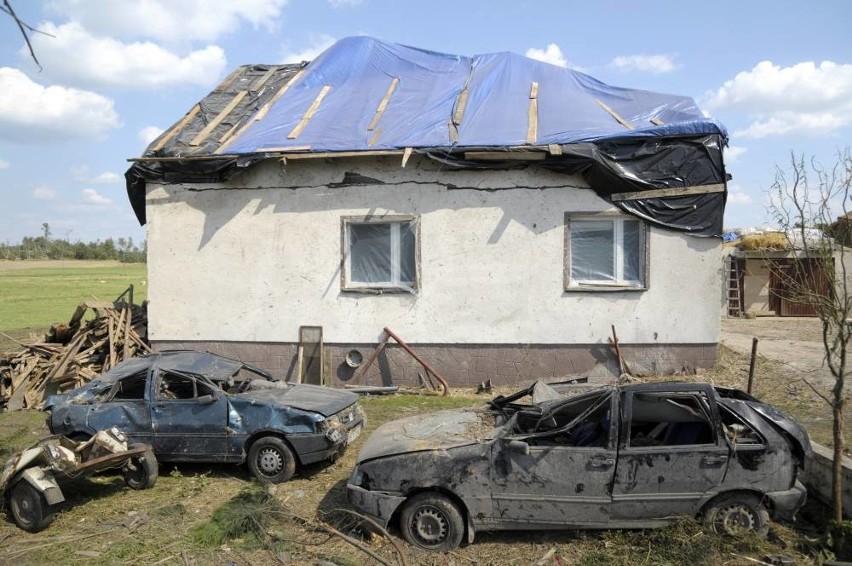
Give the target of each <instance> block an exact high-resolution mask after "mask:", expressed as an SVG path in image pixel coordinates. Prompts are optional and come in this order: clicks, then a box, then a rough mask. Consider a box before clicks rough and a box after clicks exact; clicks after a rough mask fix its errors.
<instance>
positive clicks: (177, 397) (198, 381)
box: [151, 370, 228, 461]
mask: <svg viewBox="0 0 852 566" xmlns="http://www.w3.org/2000/svg"><path fill="white" fill-rule="evenodd" d="M151 395H152V396H153V401H152V402H151V423H152V427H153V431H154V433H153V444H154V452H156V453H157V456H162V457H165V459H171V460H177V461H209V460H222V459H225V458H227V450H226V442H225V437H226V431H227V415H228V404H227V399H226V397H225V393H224V392H223V391H222V390H221V389H219V388H218V387H216V386H215V385H213V384H212V383H210V382H209V381H207V380H205V379H204V378H202V377H201V376H197V375H192V374H188V373H182V372H178V371H169V370H158V371H157V373H156V376H155V379H154V387H153V390H152V391H151Z"/></svg>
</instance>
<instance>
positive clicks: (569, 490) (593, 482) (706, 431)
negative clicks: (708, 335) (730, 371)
mask: <svg viewBox="0 0 852 566" xmlns="http://www.w3.org/2000/svg"><path fill="white" fill-rule="evenodd" d="M809 452H810V442H809V440H808V436H807V433H806V432H805V431H804V429H802V427H801V426H799V425H798V424H797V423H796V422H795V421H794V420H792V419H791V418H789V417H787V416H786V415H784V414H782V413H781V412H780V411H778V410H777V409H775V408H774V407H772V406H770V405H766V404H764V403H761V402H760V401H758V400H757V399H755V398H754V397H752V396H750V395H747V394H746V393H744V392H742V391H738V390H734V389H725V388H721V387H715V386H713V385H709V384H689V383H657V384H632V385H627V386H623V387H619V386H609V387H602V388H596V389H592V390H588V389H586V390H585V392H583V393H579V394H574V395H563V394H562V393H560V392H558V391H557V390H556V388H555V387H550V386H548V385H545V384H544V383H540V382H539V383H536V384H534V385H533V386H531V387H530V388H528V389H525V390H523V391H520V392H518V393H516V394H514V395H510V396H508V397H503V396H500V397H497V398H496V399H494V400H493V401H491V402H490V403H489V404H488V405H487V406H485V407H483V408H479V409H469V410H454V411H443V412H439V413H435V414H432V415H428V416H418V417H413V418H408V419H402V420H398V421H394V422H390V423H387V424H385V425H383V426H382V427H380V428H379V429H377V430H376V431H375V432H374V433H373V434H372V435H371V437H370V438H369V439H368V440H367V442H366V443H365V445H364V446H363V448H362V450H361V452H360V454H359V455H358V462H357V465H356V467H355V469H354V470H353V472H352V474H351V476H350V478H349V483H348V490H349V501H350V503H352V505H354V506H355V508H357V509H358V511H360V512H361V513H364V514H366V515H368V516H369V517H371V518H373V519H374V520H375V521H377V522H378V523H379V524H380V525H382V526H388V525H390V524H396V525H398V527H399V529H400V531H401V534H402V536H403V537H404V538H405V539H406V540H407V541H408V542H409V543H411V544H413V545H416V546H418V547H421V548H424V549H426V550H436V551H447V550H450V549H452V548H455V547H457V546H458V545H459V544H461V543H462V541H463V540H467V542H472V541H473V538H474V535H475V533H476V532H477V531H494V530H509V529H539V530H541V529H578V528H594V529H596V528H648V527H658V526H663V525H666V524H668V523H670V522H671V521H672V520H674V519H676V518H677V517H679V516H691V517H701V518H703V520H704V521H705V522H706V524H707V525H708V526H709V527H710V528H711V529H712V530H714V531H715V532H718V533H723V534H732V535H736V534H740V533H744V532H754V533H756V534H758V535H765V534H766V533H767V532H768V529H769V524H768V521H769V518H770V515H771V516H772V517H773V518H774V519H781V520H793V519H794V517H795V514H796V512H797V511H798V510H799V509H800V508H801V506H802V505H803V504H804V502H805V497H806V491H805V488H804V486H803V485H802V483H801V482H800V481H799V479H798V474H799V473H800V472H801V470H802V469H803V466H804V459H805V457H806V455H807V454H808V453H809Z"/></svg>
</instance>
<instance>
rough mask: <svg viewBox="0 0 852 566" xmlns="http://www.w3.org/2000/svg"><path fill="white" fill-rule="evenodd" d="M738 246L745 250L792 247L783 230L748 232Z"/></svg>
mask: <svg viewBox="0 0 852 566" xmlns="http://www.w3.org/2000/svg"><path fill="white" fill-rule="evenodd" d="M736 246H737V247H738V248H739V249H741V250H745V251H754V250H786V249H787V248H788V247H790V243H789V242H788V241H787V236H785V235H784V234H782V233H781V232H766V233H764V234H748V235H746V236H743V237H742V238H741V239H740V240H739V242H737V243H736Z"/></svg>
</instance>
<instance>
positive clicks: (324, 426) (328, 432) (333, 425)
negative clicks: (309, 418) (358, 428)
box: [319, 415, 343, 444]
mask: <svg viewBox="0 0 852 566" xmlns="http://www.w3.org/2000/svg"><path fill="white" fill-rule="evenodd" d="M319 426H320V430H321V431H322V432H324V433H325V437H326V438H328V439H329V440H330V441H332V442H333V443H335V444H337V443H338V442H340V441H341V440H343V433H342V432H341V431H342V430H343V425H342V424H341V422H340V416H339V415H331V416H330V417H327V418H325V419H323V420H321V421H320V423H319Z"/></svg>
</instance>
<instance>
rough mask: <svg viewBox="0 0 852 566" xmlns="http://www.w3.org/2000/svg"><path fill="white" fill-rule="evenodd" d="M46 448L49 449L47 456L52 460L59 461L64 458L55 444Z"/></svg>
mask: <svg viewBox="0 0 852 566" xmlns="http://www.w3.org/2000/svg"><path fill="white" fill-rule="evenodd" d="M45 448H47V455H48V456H50V459H51V460H59V459H60V458H61V457H62V453H61V452H60V451H59V448H57V447H56V446H54V445H53V444H48V445H47V446H46V447H45Z"/></svg>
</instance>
